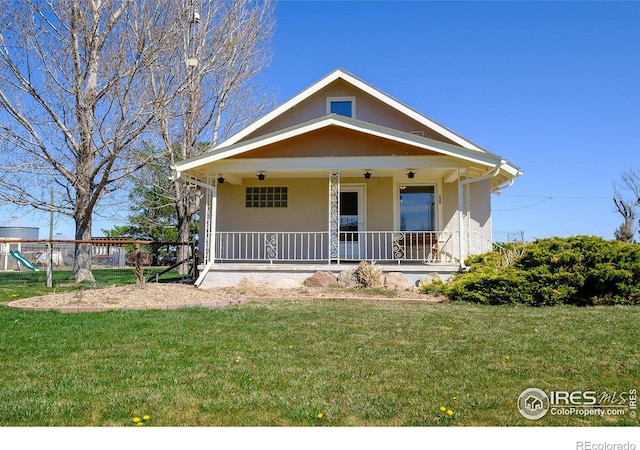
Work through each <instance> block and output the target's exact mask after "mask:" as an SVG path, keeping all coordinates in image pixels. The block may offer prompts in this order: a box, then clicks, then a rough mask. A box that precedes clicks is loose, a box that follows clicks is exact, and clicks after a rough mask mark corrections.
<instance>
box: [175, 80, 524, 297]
mask: <svg viewBox="0 0 640 450" xmlns="http://www.w3.org/2000/svg"><path fill="white" fill-rule="evenodd" d="M173 171H174V172H173V173H174V177H175V178H176V179H178V180H180V181H182V182H184V183H192V184H195V185H197V186H200V187H201V189H202V193H203V195H202V203H201V209H200V251H201V253H202V255H203V257H204V261H203V266H202V271H201V276H200V279H199V280H198V282H197V284H201V283H203V282H204V283H205V285H208V284H213V285H221V284H222V285H223V284H224V283H225V280H227V281H228V282H230V281H229V280H233V276H231V275H230V272H229V271H236V272H235V273H236V275H237V276H240V275H238V274H239V273H240V274H241V275H242V276H246V274H247V273H253V274H254V275H256V274H258V273H260V274H262V275H264V276H266V275H268V274H274V273H276V272H277V273H279V274H280V275H279V276H282V273H283V272H287V273H289V274H290V275H291V274H293V273H297V272H300V273H305V272H310V271H313V270H317V269H324V270H327V269H328V270H333V271H339V270H340V268H341V267H344V266H345V265H348V264H349V263H352V262H357V261H361V260H367V261H376V262H377V263H378V264H381V265H384V264H387V265H393V266H394V267H396V270H400V271H413V272H416V273H423V272H428V271H433V270H436V271H438V270H441V269H443V268H444V267H445V266H446V267H449V268H451V267H454V268H455V269H459V268H460V266H461V265H463V264H464V260H465V258H466V257H467V256H468V255H471V254H476V253H481V252H485V251H488V250H490V249H491V248H492V230H491V193H492V192H498V191H500V190H501V189H504V188H505V187H507V186H510V185H511V184H512V183H513V181H514V179H515V178H516V177H518V176H519V175H520V174H521V172H520V170H519V168H518V167H516V166H514V165H513V164H512V163H510V162H509V161H507V160H506V159H504V158H503V157H501V156H498V155H496V154H494V153H491V152H489V151H488V150H486V149H484V148H482V147H480V146H479V145H477V144H474V143H472V142H471V141H469V140H467V139H466V138H464V137H462V136H460V135H459V134H457V133H455V132H453V131H451V130H450V129H448V128H446V127H444V126H443V125H441V124H439V123H436V122H434V121H433V120H431V119H429V118H428V117H426V116H425V115H423V114H421V113H419V112H418V111H416V110H414V109H412V108H410V107H409V106H407V105H405V104H403V103H401V102H399V101H398V100H396V99H394V98H393V97H391V96H389V95H388V94H386V93H384V92H382V91H380V90H379V89H376V88H375V87H373V86H371V85H370V84H368V83H366V82H365V81H363V80H361V79H359V78H357V77H355V76H354V75H352V74H350V73H348V72H346V71H344V70H342V69H338V70H335V71H333V72H332V73H330V74H328V75H327V76H325V77H324V78H322V79H321V80H319V81H318V82H316V83H314V84H313V85H311V86H310V87H308V88H307V89H305V90H303V91H302V92H300V93H299V94H298V95H296V96H295V97H293V98H291V99H290V100H288V101H287V102H285V103H284V104H282V105H281V106H279V107H277V108H275V109H274V110H272V111H271V112H269V113H268V114H266V115H265V116H263V117H262V118H260V119H258V120H257V121H255V122H254V123H252V124H251V125H249V126H247V127H246V128H244V129H242V130H241V131H239V132H238V133H236V134H235V135H233V136H231V137H229V138H228V139H226V140H225V141H224V142H221V143H219V144H218V145H216V146H215V147H213V148H211V149H210V150H208V151H206V152H205V153H203V154H201V155H199V156H196V157H193V158H189V159H186V160H183V161H180V162H178V163H177V164H176V165H175V166H174V167H173ZM341 264H342V266H341ZM398 267H400V269H398ZM216 274H217V275H216ZM207 279H209V282H208V283H207ZM265 279H266V278H265ZM235 280H236V281H237V277H236V279H235Z"/></svg>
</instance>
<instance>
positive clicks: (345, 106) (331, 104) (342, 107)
mask: <svg viewBox="0 0 640 450" xmlns="http://www.w3.org/2000/svg"><path fill="white" fill-rule="evenodd" d="M327 114H339V115H341V116H346V117H355V115H356V99H355V97H329V98H327Z"/></svg>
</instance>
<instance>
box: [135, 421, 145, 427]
mask: <svg viewBox="0 0 640 450" xmlns="http://www.w3.org/2000/svg"><path fill="white" fill-rule="evenodd" d="M136 426H138V427H143V426H144V422H138V423H137V424H136Z"/></svg>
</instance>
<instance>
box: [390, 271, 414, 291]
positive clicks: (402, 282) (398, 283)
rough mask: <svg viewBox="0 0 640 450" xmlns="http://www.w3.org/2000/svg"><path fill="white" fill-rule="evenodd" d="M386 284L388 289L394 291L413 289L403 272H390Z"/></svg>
mask: <svg viewBox="0 0 640 450" xmlns="http://www.w3.org/2000/svg"><path fill="white" fill-rule="evenodd" d="M384 284H385V287H386V288H387V289H389V290H394V291H406V290H407V289H409V288H410V287H411V286H410V285H409V282H408V281H407V278H406V277H405V276H404V274H402V273H401V272H389V273H388V274H387V276H386V277H385V281H384Z"/></svg>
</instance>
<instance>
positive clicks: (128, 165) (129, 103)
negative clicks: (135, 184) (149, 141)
mask: <svg viewBox="0 0 640 450" xmlns="http://www.w3.org/2000/svg"><path fill="white" fill-rule="evenodd" d="M170 3H172V4H170ZM173 3H175V4H173ZM181 3H183V2H173V1H171V2H170V1H163V2H160V1H145V0H136V1H133V0H119V1H115V0H114V1H85V0H58V1H45V0H20V1H15V2H12V3H11V7H8V6H6V5H5V6H4V7H3V8H1V9H0V158H1V164H0V172H1V173H0V200H4V201H7V202H10V203H12V204H16V205H28V206H31V207H34V208H37V209H41V210H47V211H50V210H55V211H57V212H60V213H63V214H66V215H69V216H71V217H72V218H73V220H74V222H75V238H76V239H77V240H87V239H90V238H91V221H92V214H93V212H94V210H95V208H96V206H97V205H98V202H99V201H100V200H101V199H102V198H103V197H104V196H105V195H107V194H109V193H110V192H113V191H114V190H116V189H118V188H119V187H120V186H121V184H122V183H123V182H124V180H126V178H127V177H128V176H129V175H130V174H131V173H132V171H134V170H135V169H136V168H137V167H139V166H140V165H141V164H143V163H144V161H139V160H137V159H135V158H133V155H132V152H131V151H132V150H133V149H134V147H135V146H136V145H137V144H138V143H139V141H140V140H141V138H143V137H144V136H145V134H146V133H148V132H149V130H150V127H151V126H152V125H153V124H154V123H155V121H156V115H155V112H156V109H157V106H158V105H161V104H164V103H166V101H167V99H166V95H171V93H170V92H157V91H154V90H153V89H151V88H150V87H149V86H150V82H151V75H152V74H153V75H155V76H156V77H158V76H159V75H158V71H156V70H154V68H155V67H156V66H158V65H165V66H167V67H170V66H171V64H174V63H175V61H173V60H171V59H170V58H168V57H167V52H166V49H167V48H169V47H170V45H169V44H172V43H173V42H174V41H175V40H176V39H179V38H180V36H181V34H180V32H181V30H180V29H179V28H178V26H177V24H176V21H175V16H176V15H178V16H181V15H184V14H182V13H181V12H180V10H179V9H178V8H179V7H180V6H181ZM160 5H161V6H162V7H159V6H160ZM168 72H170V70H169V71H168ZM161 76H162V77H163V79H164V81H163V82H164V83H169V82H170V81H171V80H170V79H169V81H167V79H168V78H169V77H170V76H171V74H170V73H167V74H162V75H161ZM155 81H156V82H158V80H155ZM177 90H178V89H175V88H174V90H173V91H174V92H175V91H177ZM51 186H56V197H55V200H54V203H53V204H52V203H51V200H50V187H51ZM74 273H75V277H76V281H83V280H93V275H92V274H91V254H90V247H89V246H88V245H86V244H78V245H76V250H75V263H74Z"/></svg>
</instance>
